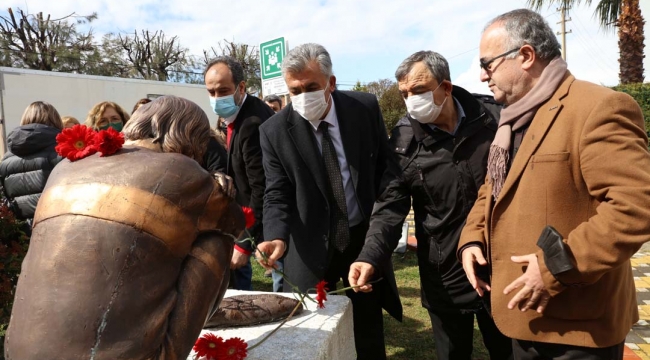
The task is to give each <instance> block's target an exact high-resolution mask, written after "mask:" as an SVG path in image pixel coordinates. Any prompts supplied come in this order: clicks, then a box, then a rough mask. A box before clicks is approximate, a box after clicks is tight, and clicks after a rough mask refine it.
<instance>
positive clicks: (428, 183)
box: [357, 86, 500, 312]
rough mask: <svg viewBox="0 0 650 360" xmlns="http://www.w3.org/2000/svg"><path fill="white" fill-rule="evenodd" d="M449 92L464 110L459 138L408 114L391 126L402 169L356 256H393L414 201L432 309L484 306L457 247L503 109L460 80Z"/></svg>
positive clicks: (425, 294)
mask: <svg viewBox="0 0 650 360" xmlns="http://www.w3.org/2000/svg"><path fill="white" fill-rule="evenodd" d="M452 96H453V97H454V98H455V99H456V100H458V102H459V103H460V105H461V106H462V108H463V111H464V113H465V118H464V119H463V120H462V122H461V123H460V125H459V127H458V129H457V131H456V133H455V136H454V135H451V134H449V133H447V132H444V131H442V130H439V129H436V130H434V129H432V128H431V127H430V126H429V125H428V124H420V123H419V122H417V121H416V120H414V119H412V118H410V117H408V116H407V117H404V118H402V119H401V120H400V121H399V122H398V123H397V125H396V127H395V128H394V129H393V131H392V135H391V138H390V144H391V145H392V149H393V151H394V152H395V153H397V155H398V158H399V161H400V164H401V166H402V169H403V173H402V176H401V178H399V179H397V180H393V181H392V182H391V183H390V184H389V185H388V188H387V189H386V191H385V192H384V193H383V195H382V197H381V198H380V199H379V200H378V201H377V203H376V205H375V208H374V212H373V216H372V221H371V224H370V229H369V231H368V233H367V236H366V246H365V247H364V250H363V252H362V253H361V255H360V256H359V258H358V259H357V261H364V262H368V263H370V264H373V265H375V267H376V268H377V267H378V266H379V264H380V263H381V262H382V261H385V259H386V258H390V253H391V252H392V249H394V248H395V247H396V246H397V241H398V240H399V238H400V236H401V225H402V223H403V221H404V218H405V217H406V215H407V214H408V212H409V210H410V207H411V199H412V201H413V211H414V215H415V237H416V239H417V257H418V267H419V270H420V280H421V297H422V305H423V306H424V307H426V308H427V309H430V310H432V311H435V312H449V311H452V312H456V311H475V310H477V309H479V308H480V307H481V306H482V303H481V301H480V298H479V297H478V295H477V293H476V291H475V290H474V289H473V288H472V286H471V285H470V283H469V281H468V280H467V277H466V276H465V272H464V271H463V267H462V265H461V264H460V263H459V262H458V260H457V259H456V248H457V245H458V240H459V238H460V232H461V230H462V229H463V226H464V225H465V220H466V218H467V215H468V214H469V211H470V209H471V208H472V205H473V204H474V201H475V200H476V198H477V195H478V189H479V188H480V187H481V185H482V184H483V182H484V179H485V175H486V167H487V157H488V151H489V148H490V144H491V143H492V140H493V138H494V134H495V132H496V128H497V119H498V117H499V112H500V106H499V105H498V104H496V103H495V102H494V100H492V97H490V96H479V95H472V94H470V93H469V92H467V91H466V90H464V89H462V88H459V87H457V86H454V88H453V90H452ZM482 277H483V278H485V279H486V280H487V277H488V276H487V274H483V276H482Z"/></svg>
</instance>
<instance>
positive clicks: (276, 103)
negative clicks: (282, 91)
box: [264, 95, 282, 113]
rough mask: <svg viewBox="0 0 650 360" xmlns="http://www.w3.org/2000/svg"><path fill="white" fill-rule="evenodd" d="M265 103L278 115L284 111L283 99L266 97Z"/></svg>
mask: <svg viewBox="0 0 650 360" xmlns="http://www.w3.org/2000/svg"><path fill="white" fill-rule="evenodd" d="M264 102H265V103H266V105H268V106H269V107H270V108H271V110H273V112H275V113H277V112H278V111H280V110H282V99H280V97H279V96H277V95H268V96H265V97H264Z"/></svg>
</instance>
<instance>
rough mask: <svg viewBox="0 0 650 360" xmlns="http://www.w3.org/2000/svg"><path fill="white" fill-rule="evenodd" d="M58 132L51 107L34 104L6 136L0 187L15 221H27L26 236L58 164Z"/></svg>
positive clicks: (58, 121) (60, 126) (56, 115)
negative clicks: (42, 195) (37, 206)
mask: <svg viewBox="0 0 650 360" xmlns="http://www.w3.org/2000/svg"><path fill="white" fill-rule="evenodd" d="M62 129H63V123H62V122H61V117H60V116H59V113H58V112H57V111H56V109H55V108H54V106H52V105H51V104H49V103H46V102H43V101H36V102H33V103H31V104H30V105H29V106H28V107H27V108H26V109H25V112H24V113H23V117H22V118H21V119H20V126H19V127H17V128H16V129H14V130H13V131H11V132H10V133H9V135H8V136H7V148H8V151H7V153H5V155H4V157H3V158H2V161H1V162H0V185H1V186H2V189H3V191H4V195H5V197H6V199H7V200H8V201H9V206H10V208H11V210H12V211H13V213H14V214H15V216H16V218H17V219H19V220H23V221H26V222H27V227H26V228H25V230H26V231H27V232H28V233H29V232H30V231H31V224H32V218H33V217H34V211H35V210H36V205H37V204H38V200H39V199H40V197H41V192H42V191H43V188H44V187H45V183H47V179H48V177H49V176H50V173H51V172H52V169H54V167H55V166H56V164H58V163H59V161H61V157H60V156H58V155H57V153H56V151H55V150H54V147H55V146H56V136H57V135H58V134H59V133H60V132H61V130H62Z"/></svg>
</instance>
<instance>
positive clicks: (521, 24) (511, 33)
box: [483, 9, 561, 60]
mask: <svg viewBox="0 0 650 360" xmlns="http://www.w3.org/2000/svg"><path fill="white" fill-rule="evenodd" d="M494 24H501V25H502V26H503V28H504V29H505V30H506V33H507V34H508V39H507V41H506V45H507V46H506V47H505V49H506V50H510V49H516V48H517V47H522V46H524V45H530V46H532V47H533V48H534V49H535V53H536V55H537V57H538V58H540V59H541V60H551V59H553V58H555V57H557V56H560V54H561V50H560V49H561V46H560V43H559V42H558V41H557V37H556V36H555V33H554V32H553V30H552V29H551V27H550V26H549V25H548V22H546V20H544V18H543V17H542V16H541V15H540V14H538V13H536V12H534V11H532V10H528V9H517V10H513V11H510V12H507V13H505V14H502V15H499V16H497V17H495V18H494V19H492V20H491V21H490V22H488V24H487V25H486V26H485V29H483V31H485V30H486V29H487V28H489V27H490V26H492V25H494ZM516 56H517V53H513V54H510V55H508V56H506V58H514V57H516Z"/></svg>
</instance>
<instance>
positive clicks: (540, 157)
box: [531, 152, 571, 163]
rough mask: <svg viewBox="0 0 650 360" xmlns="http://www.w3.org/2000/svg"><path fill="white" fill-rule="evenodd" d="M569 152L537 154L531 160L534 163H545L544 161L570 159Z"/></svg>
mask: <svg viewBox="0 0 650 360" xmlns="http://www.w3.org/2000/svg"><path fill="white" fill-rule="evenodd" d="M569 155H571V153H569V152H559V153H553V154H535V155H533V157H532V159H531V162H534V163H543V162H556V161H568V160H569Z"/></svg>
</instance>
